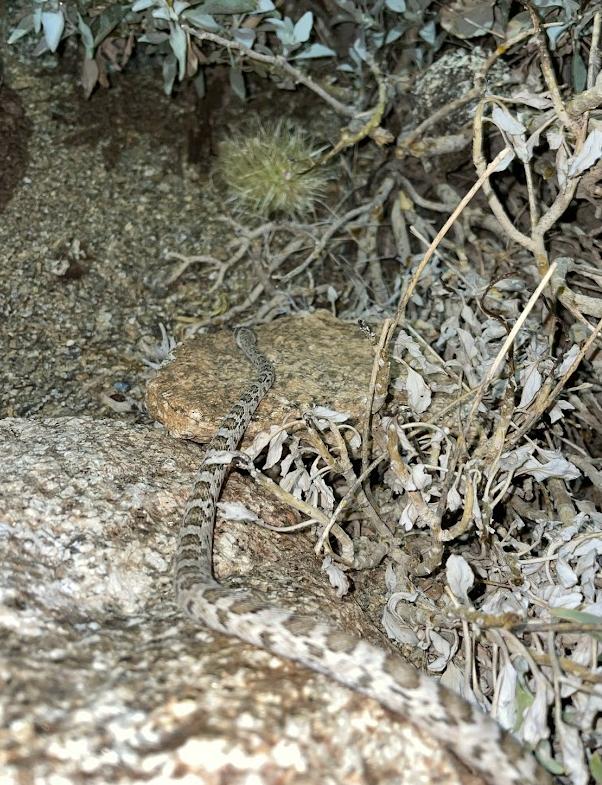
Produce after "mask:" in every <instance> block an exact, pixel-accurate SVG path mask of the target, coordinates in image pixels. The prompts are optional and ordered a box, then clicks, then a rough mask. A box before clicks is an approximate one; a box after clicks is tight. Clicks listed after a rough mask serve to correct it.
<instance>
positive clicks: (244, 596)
mask: <svg viewBox="0 0 602 785" xmlns="http://www.w3.org/2000/svg"><path fill="white" fill-rule="evenodd" d="M236 342H237V344H238V347H239V349H240V350H241V351H242V352H243V354H244V355H245V356H246V358H247V359H248V360H249V361H250V363H251V365H252V366H253V368H254V370H255V372H256V375H255V377H254V378H253V379H252V381H251V382H250V383H249V385H248V387H247V388H246V389H245V391H244V393H243V394H242V395H241V396H240V398H239V399H238V400H237V401H236V403H235V404H234V406H233V407H232V409H231V410H230V411H229V412H228V414H227V415H226V416H225V418H224V419H223V420H222V422H221V424H220V426H219V429H218V431H217V433H216V434H215V436H214V438H213V439H212V440H211V442H210V443H209V445H208V447H207V449H206V452H205V458H204V460H203V461H202V463H201V465H200V468H199V471H198V474H197V476H196V480H195V483H194V486H193V490H192V494H191V496H190V499H189V501H188V505H187V508H186V512H185V514H184V518H183V521H182V524H181V526H180V530H179V534H178V543H177V549H176V558H175V592H176V599H177V603H178V605H179V607H180V608H181V609H182V610H183V611H184V612H185V613H186V614H187V615H188V617H190V619H192V620H193V621H194V622H196V623H198V624H202V625H206V626H207V627H209V628H211V629H212V630H216V631H217V632H220V633H224V634H226V635H230V636H235V637H237V638H239V639H242V640H244V641H246V642H248V643H251V644H253V645H255V646H259V647H261V648H263V649H267V650H268V651H270V652H272V653H274V654H277V655H280V656H281V657H284V658H286V659H290V660H295V661H296V662H299V663H302V664H303V665H305V666H306V667H308V668H310V669H312V670H314V671H318V672H319V673H323V674H325V675H327V676H328V677H330V678H332V679H334V680H336V681H338V682H340V683H342V684H344V685H346V686H347V687H349V688H351V689H352V690H354V691H356V692H359V693H362V694H364V695H367V696H370V697H371V698H374V699H376V700H377V701H378V702H379V703H381V704H382V705H383V706H385V707H387V708H388V709H390V710H391V711H393V712H394V713H396V714H398V715H401V716H403V717H404V718H406V719H408V720H410V721H411V722H412V723H413V724H415V725H416V726H418V727H419V728H422V729H424V730H425V732H426V733H428V734H429V735H430V736H432V737H434V738H436V739H437V740H438V741H440V742H441V743H442V744H443V745H444V746H445V747H446V748H448V749H449V750H451V751H452V753H454V754H455V755H456V756H457V757H458V758H459V759H460V760H461V761H462V762H463V763H465V764H466V765H467V766H468V767H469V768H470V769H472V770H474V771H476V772H477V773H478V774H479V775H480V776H481V777H482V778H483V779H484V780H485V782H487V783H489V784H490V785H550V784H551V783H552V778H551V777H550V776H549V775H548V774H547V773H546V772H545V771H544V770H543V769H542V768H541V767H540V766H539V765H538V764H537V762H536V760H535V758H534V757H533V756H532V755H531V754H529V752H528V751H526V750H525V749H524V748H523V747H522V746H521V745H520V743H519V742H518V741H517V740H516V739H514V738H513V737H512V736H511V735H510V734H508V733H507V732H505V731H504V730H502V728H501V727H500V726H499V725H498V724H497V723H496V722H495V721H494V720H493V719H491V718H489V717H488V716H486V715H485V714H484V713H482V712H481V711H480V709H479V708H477V707H475V706H473V705H471V704H470V703H468V702H467V701H465V700H464V699H463V698H461V697H460V696H458V695H456V694H455V693H453V692H451V691H449V690H448V689H446V688H444V687H442V686H440V685H439V684H438V683H437V682H436V681H435V680H434V679H432V678H430V677H428V676H426V675H425V674H423V673H421V672H419V671H418V670H416V669H415V668H414V667H413V666H411V665H409V664H408V663H406V662H405V661H404V660H403V659H402V658H401V657H400V656H397V655H392V654H388V653H386V652H385V651H384V650H382V649H379V648H377V647H375V646H373V645H371V644H369V643H367V642H365V641H362V640H361V639H358V638H355V637H353V636H351V635H349V634H347V633H345V632H342V631H340V630H337V629H336V628H335V627H333V626H331V625H330V624H326V623H324V622H321V621H318V620H316V619H315V618H313V617H307V616H300V615H297V614H294V613H292V612H290V611H287V610H283V609H280V608H278V607H275V606H272V605H270V604H268V603H267V602H265V601H264V600H263V599H262V598H261V597H257V596H256V595H254V594H251V593H250V592H249V593H245V592H240V591H239V590H232V589H229V588H227V587H225V586H222V585H221V584H220V583H219V582H218V581H217V580H216V579H215V578H214V576H213V571H212V551H213V533H214V526H215V515H216V507H217V501H218V498H219V495H220V492H221V489H222V485H223V483H224V480H225V477H226V474H227V471H228V466H227V464H225V463H223V462H217V461H215V457H216V454H218V453H221V452H223V451H227V452H231V451H232V450H235V449H236V448H237V446H238V444H239V442H240V440H241V439H242V437H243V435H244V433H245V430H246V429H247V427H248V424H249V422H250V420H251V418H252V416H253V413H254V412H255V409H256V408H257V406H258V405H259V403H260V401H261V400H262V398H263V397H264V396H265V394H266V392H267V391H268V390H269V388H270V387H271V386H272V384H273V382H274V379H275V372H274V367H273V365H272V363H271V362H270V361H269V360H268V359H267V358H266V357H265V355H263V354H262V353H261V352H260V351H259V350H258V348H257V346H256V338H255V334H254V332H253V331H252V330H251V329H249V328H246V327H242V328H239V329H238V330H237V331H236ZM212 459H213V460H212Z"/></svg>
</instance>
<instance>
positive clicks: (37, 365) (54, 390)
mask: <svg viewBox="0 0 602 785" xmlns="http://www.w3.org/2000/svg"><path fill="white" fill-rule="evenodd" d="M78 67H79V65H78V56H77V54H76V53H75V52H73V53H69V52H67V53H65V54H63V56H62V57H61V58H54V57H53V56H51V55H46V56H44V57H43V58H41V59H38V60H33V59H32V58H31V56H29V55H28V52H27V49H26V47H11V48H10V49H9V50H8V52H7V53H5V55H4V84H3V86H2V87H1V88H0V109H1V110H2V111H0V116H2V117H3V118H4V120H3V121H2V122H0V150H4V151H8V150H10V151H11V154H10V156H9V155H7V154H6V155H5V156H4V158H3V160H2V161H0V164H2V169H1V171H0V212H1V214H2V220H1V222H0V249H1V250H0V259H1V263H0V313H1V316H2V327H1V328H0V330H1V332H0V344H1V345H2V351H3V355H4V357H3V362H2V383H1V384H0V416H2V417H6V416H29V415H34V414H35V415H43V416H56V415H64V414H71V415H75V414H77V415H81V414H89V415H93V416H112V415H115V416H118V417H123V416H128V417H132V418H133V419H134V420H140V419H141V418H142V419H144V417H145V414H144V411H143V407H142V400H143V395H144V385H145V382H146V379H147V378H148V376H149V373H150V372H151V371H150V370H149V367H148V366H147V365H145V363H144V358H145V357H147V358H148V357H149V349H148V347H149V346H151V347H152V346H153V345H155V346H156V345H157V344H158V343H159V342H160V339H161V328H160V325H161V324H163V325H165V327H166V328H167V330H168V332H169V333H170V334H173V335H174V336H175V337H177V338H178V339H180V338H182V337H183V335H184V333H185V331H186V329H187V321H190V320H194V319H199V318H202V317H206V316H207V314H209V313H211V311H212V309H214V308H215V307H216V306H215V301H216V298H215V295H211V296H210V297H208V296H205V295H204V291H206V289H207V286H208V282H209V277H208V276H209V273H208V272H207V271H204V270H201V269H200V268H199V267H198V266H195V267H192V268H190V270H189V271H188V272H187V273H186V274H185V276H183V277H182V278H181V279H179V280H178V281H177V282H176V283H175V284H174V285H173V286H171V287H169V288H168V287H165V286H163V285H162V283H161V282H162V281H164V280H165V279H166V277H167V275H168V274H169V273H170V272H171V270H172V268H173V265H174V264H175V262H173V261H170V260H169V259H168V258H167V257H168V254H169V252H171V251H177V252H179V253H183V254H200V253H209V252H212V253H216V254H217V255H219V252H220V247H221V246H223V243H224V237H225V233H224V224H223V223H222V222H219V221H216V219H218V218H219V216H220V213H221V210H222V205H223V201H224V199H223V194H222V193H220V192H219V187H218V186H216V185H215V184H214V183H213V181H212V178H211V166H212V156H211V155H210V149H209V148H210V147H211V141H210V139H207V138H206V137H207V135H208V133H206V134H204V133H203V130H204V122H203V119H202V118H201V119H200V120H199V114H198V110H197V108H196V106H195V102H194V100H193V98H192V96H191V95H190V94H189V93H188V94H186V93H183V94H182V95H180V96H178V97H176V98H168V97H166V96H165V95H163V93H162V89H161V79H160V75H159V74H158V73H157V72H156V71H153V70H152V69H151V68H148V67H146V68H142V67H139V68H136V67H135V64H134V67H129V66H128V72H127V74H125V75H122V74H115V75H113V78H112V87H111V89H110V90H98V91H96V92H95V93H94V94H93V96H92V98H91V99H90V100H88V101H86V100H85V98H84V97H83V95H82V90H81V87H80V86H79V85H78V79H77V70H78ZM217 93H218V98H219V97H220V96H221V93H220V92H219V86H218V89H217ZM214 103H216V102H215V101H214ZM217 108H218V110H219V106H218V107H217ZM241 111H242V106H241V107H238V108H235V109H234V110H233V111H230V115H229V117H231V116H232V114H233V112H234V113H235V112H241ZM223 117H226V113H225V112H224V113H220V119H223ZM226 284H227V288H228V287H229V288H233V287H234V288H236V287H237V286H238V287H239V289H240V286H241V285H243V286H244V282H243V284H241V283H240V281H236V279H234V280H230V281H228V282H226ZM150 354H151V355H152V351H150Z"/></svg>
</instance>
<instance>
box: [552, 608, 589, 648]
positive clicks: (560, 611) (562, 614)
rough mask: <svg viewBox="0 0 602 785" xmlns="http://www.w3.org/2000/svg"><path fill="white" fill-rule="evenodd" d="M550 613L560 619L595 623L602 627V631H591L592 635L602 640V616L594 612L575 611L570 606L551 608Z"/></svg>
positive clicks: (579, 622) (578, 622)
mask: <svg viewBox="0 0 602 785" xmlns="http://www.w3.org/2000/svg"><path fill="white" fill-rule="evenodd" d="M550 613H551V614H552V616H556V618H558V619H566V620H567V621H574V622H576V623H577V624H595V625H596V626H598V627H600V632H597V631H595V632H591V633H590V635H593V636H594V637H595V638H597V639H598V640H599V641H602V617H600V616H595V615H594V614H593V613H586V612H585V611H574V610H571V609H570V608H550Z"/></svg>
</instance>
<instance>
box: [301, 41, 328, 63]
mask: <svg viewBox="0 0 602 785" xmlns="http://www.w3.org/2000/svg"><path fill="white" fill-rule="evenodd" d="M334 56H336V52H335V51H334V50H332V49H329V48H328V47H327V46H324V44H311V46H308V47H307V49H304V50H303V51H302V52H301V53H300V54H298V55H295V56H294V58H293V59H294V60H310V59H312V58H316V57H334Z"/></svg>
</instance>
